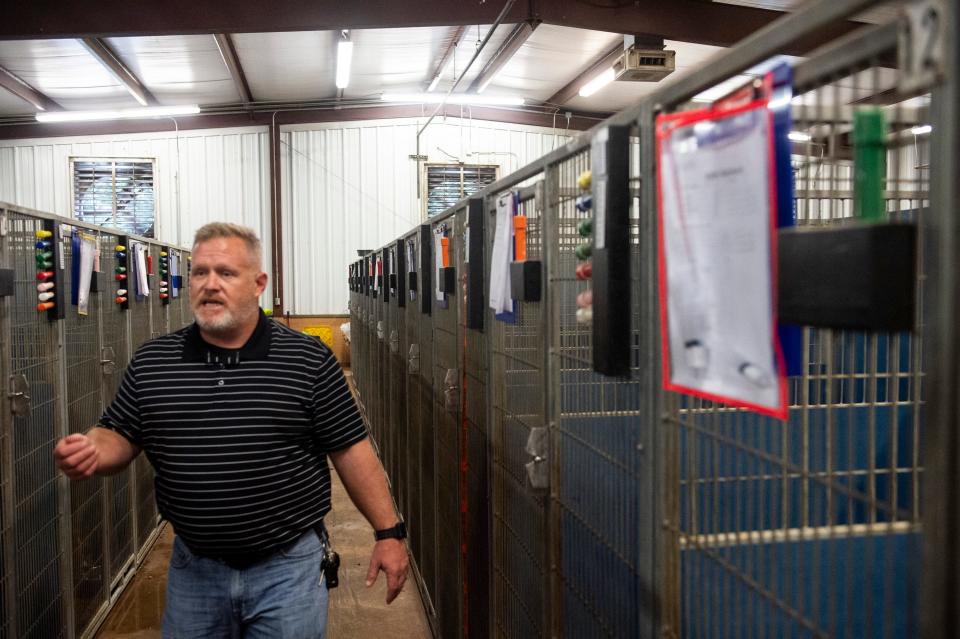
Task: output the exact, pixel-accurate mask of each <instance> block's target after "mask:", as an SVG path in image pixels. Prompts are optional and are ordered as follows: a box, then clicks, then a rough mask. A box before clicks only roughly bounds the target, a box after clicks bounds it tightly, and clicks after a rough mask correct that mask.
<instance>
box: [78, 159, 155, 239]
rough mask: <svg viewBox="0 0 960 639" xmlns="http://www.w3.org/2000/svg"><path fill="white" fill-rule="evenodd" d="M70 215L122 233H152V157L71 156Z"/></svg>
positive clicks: (153, 214)
mask: <svg viewBox="0 0 960 639" xmlns="http://www.w3.org/2000/svg"><path fill="white" fill-rule="evenodd" d="M72 163H73V215H74V217H76V218H77V219H78V220H83V221H84V222H89V223H91V224H98V225H100V226H105V227H108V228H112V229H117V230H118V231H121V232H123V233H129V234H134V235H142V236H144V237H154V232H155V229H154V222H155V220H156V203H157V199H156V191H155V189H154V183H153V176H154V161H153V160H149V159H130V158H73V160H72Z"/></svg>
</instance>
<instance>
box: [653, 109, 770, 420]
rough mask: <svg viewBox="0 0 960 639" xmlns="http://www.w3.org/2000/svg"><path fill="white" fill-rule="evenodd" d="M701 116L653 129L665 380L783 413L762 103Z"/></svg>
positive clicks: (767, 150) (767, 149)
mask: <svg viewBox="0 0 960 639" xmlns="http://www.w3.org/2000/svg"><path fill="white" fill-rule="evenodd" d="M710 117H711V118H713V119H701V120H699V121H689V122H686V123H684V124H676V125H674V128H673V129H672V132H670V133H666V134H665V133H662V132H661V143H660V164H659V171H660V189H661V198H660V199H661V207H662V218H661V225H662V232H663V236H662V239H661V242H662V245H661V251H662V252H661V255H662V259H663V260H664V263H663V265H662V268H661V291H662V294H663V295H665V297H666V303H665V305H663V304H662V306H663V307H665V309H664V310H665V311H666V322H664V326H666V327H667V329H668V340H667V342H668V344H667V345H668V349H669V353H665V354H664V359H665V362H666V364H667V365H668V367H669V378H668V381H667V388H670V389H673V390H680V391H682V392H687V393H693V394H697V395H701V396H705V397H708V398H711V399H717V400H719V401H724V402H727V403H731V404H734V405H740V406H746V407H750V408H754V409H756V410H759V411H760V412H764V413H766V414H771V415H775V416H778V417H785V416H786V384H785V380H784V379H783V376H782V374H781V371H782V367H781V365H780V362H779V360H778V357H777V350H776V347H775V330H776V325H775V314H774V309H773V275H774V271H773V261H772V251H771V242H772V229H773V225H774V220H773V215H772V211H771V206H773V205H772V202H773V201H774V193H772V192H771V189H772V188H773V186H772V184H771V178H770V170H771V169H770V153H771V149H770V138H769V136H770V135H771V131H770V127H769V120H768V115H767V109H766V106H765V105H764V106H761V107H759V108H753V109H751V110H745V111H744V110H742V109H741V110H739V112H734V113H732V114H730V115H728V116H726V117H722V115H720V114H716V113H715V114H714V115H712V116H710ZM692 120H696V116H694V118H692ZM661 126H663V125H661ZM661 131H662V129H661ZM664 280H665V281H664Z"/></svg>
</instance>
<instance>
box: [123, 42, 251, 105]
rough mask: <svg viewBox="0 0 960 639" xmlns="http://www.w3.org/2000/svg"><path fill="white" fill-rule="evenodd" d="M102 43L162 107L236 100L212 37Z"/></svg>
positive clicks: (238, 97)
mask: <svg viewBox="0 0 960 639" xmlns="http://www.w3.org/2000/svg"><path fill="white" fill-rule="evenodd" d="M106 43H107V45H108V46H109V47H110V48H111V49H112V50H113V52H114V53H116V54H117V57H119V58H120V59H121V60H122V61H123V63H124V64H126V65H127V67H128V68H129V69H130V70H131V71H133V73H134V75H136V76H137V77H138V78H139V79H140V81H141V82H143V84H144V85H145V86H146V87H147V88H148V89H149V90H150V91H151V92H152V93H153V95H154V96H156V98H157V100H158V101H159V102H161V103H162V104H184V103H186V104H222V103H227V102H237V101H238V100H239V99H240V96H239V94H238V93H237V90H236V87H235V86H234V84H233V79H232V78H231V77H230V72H229V71H228V70H227V68H226V67H225V66H224V64H223V58H221V57H220V50H219V49H218V48H217V43H216V41H215V40H214V38H213V36H209V35H179V36H153V37H148V38H107V39H106Z"/></svg>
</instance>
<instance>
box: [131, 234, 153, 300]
mask: <svg viewBox="0 0 960 639" xmlns="http://www.w3.org/2000/svg"><path fill="white" fill-rule="evenodd" d="M130 244H131V247H130V248H131V249H133V250H132V251H131V253H135V255H134V258H135V267H136V269H135V272H134V273H133V276H134V277H136V278H137V280H136V281H137V295H143V296H147V295H150V285H149V284H148V282H147V247H146V246H145V245H143V244H140V243H139V242H131V243H130Z"/></svg>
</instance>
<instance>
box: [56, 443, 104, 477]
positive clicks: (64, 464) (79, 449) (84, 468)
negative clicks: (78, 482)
mask: <svg viewBox="0 0 960 639" xmlns="http://www.w3.org/2000/svg"><path fill="white" fill-rule="evenodd" d="M53 458H54V459H55V460H56V462H57V468H59V469H60V470H62V471H63V474H64V475H66V476H67V477H69V478H70V479H86V478H87V477H92V476H93V475H94V474H95V473H96V472H97V468H98V466H99V463H100V453H99V451H98V450H97V445H96V443H94V441H93V440H92V439H91V438H89V437H87V436H86V435H81V434H80V433H74V434H73V435H67V436H66V437H64V438H63V439H61V440H60V441H58V442H57V445H56V447H55V448H54V449H53Z"/></svg>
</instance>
